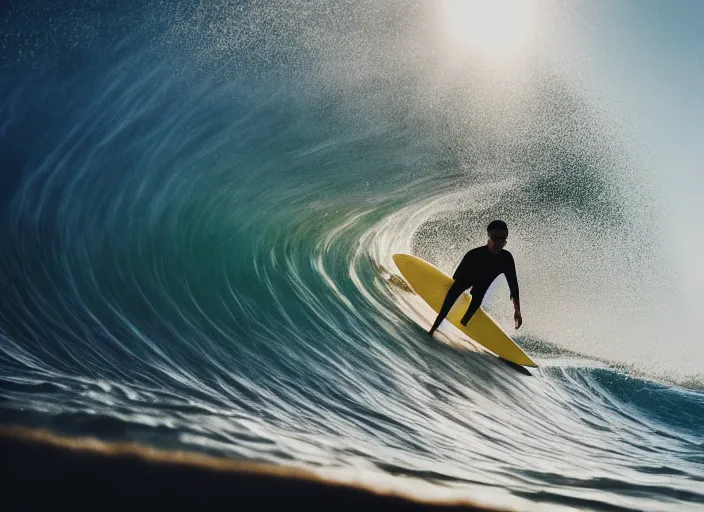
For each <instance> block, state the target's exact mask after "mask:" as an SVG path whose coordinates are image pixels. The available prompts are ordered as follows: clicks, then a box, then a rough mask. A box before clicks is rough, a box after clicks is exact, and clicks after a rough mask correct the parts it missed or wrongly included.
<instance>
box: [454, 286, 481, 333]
mask: <svg viewBox="0 0 704 512" xmlns="http://www.w3.org/2000/svg"><path fill="white" fill-rule="evenodd" d="M475 293H476V295H475ZM483 300H484V294H483V293H481V292H480V291H477V292H475V291H474V289H472V300H471V301H470V303H469V307H468V308H467V312H466V313H465V314H464V316H463V317H462V320H460V323H461V324H462V325H464V326H465V327H466V326H467V324H468V323H469V321H470V320H471V319H472V317H473V316H474V313H476V312H477V310H478V309H479V306H481V305H482V301H483Z"/></svg>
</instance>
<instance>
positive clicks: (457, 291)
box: [428, 281, 468, 336]
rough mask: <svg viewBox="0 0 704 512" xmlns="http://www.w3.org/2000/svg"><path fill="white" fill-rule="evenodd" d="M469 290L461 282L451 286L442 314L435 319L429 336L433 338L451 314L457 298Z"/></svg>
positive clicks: (443, 304) (441, 309)
mask: <svg viewBox="0 0 704 512" xmlns="http://www.w3.org/2000/svg"><path fill="white" fill-rule="evenodd" d="M467 288H468V286H467V285H465V284H464V283H461V282H459V281H455V282H454V283H452V286H450V289H449V290H448V291H447V294H446V295H445V301H444V302H443V303H442V306H441V307H440V313H438V317H437V318H436V319H435V323H434V324H433V326H432V327H431V328H430V330H429V331H428V334H430V335H431V336H432V335H433V333H434V332H435V330H436V329H437V328H438V327H440V324H441V323H442V321H443V320H444V319H445V317H446V316H447V314H448V313H449V312H450V310H451V309H452V306H453V305H454V304H455V301H456V300H457V298H458V297H459V296H460V295H462V292H463V291H465V290H466V289H467Z"/></svg>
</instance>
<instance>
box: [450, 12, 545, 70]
mask: <svg viewBox="0 0 704 512" xmlns="http://www.w3.org/2000/svg"><path fill="white" fill-rule="evenodd" d="M444 10H445V16H446V19H447V22H448V23H449V25H450V27H451V28H452V32H453V35H454V36H456V38H457V39H458V40H459V42H461V43H462V44H463V45H464V46H465V47H466V48H467V49H469V50H473V51H479V52H482V53H486V54H489V55H492V56H497V55H499V54H505V53H507V52H510V51H512V50H515V49H517V48H518V47H519V46H520V44H521V42H522V41H523V40H525V38H526V36H527V35H528V31H529V30H530V29H531V28H532V25H533V15H534V12H533V11H534V4H533V1H532V0H444Z"/></svg>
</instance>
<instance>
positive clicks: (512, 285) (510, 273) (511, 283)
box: [506, 257, 523, 329]
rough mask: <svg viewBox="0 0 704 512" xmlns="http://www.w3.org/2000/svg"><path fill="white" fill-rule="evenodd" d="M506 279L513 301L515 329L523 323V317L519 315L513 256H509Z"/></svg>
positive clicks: (519, 308) (516, 279)
mask: <svg viewBox="0 0 704 512" xmlns="http://www.w3.org/2000/svg"><path fill="white" fill-rule="evenodd" d="M506 281H507V282H508V288H509V290H510V291H511V297H510V298H511V300H512V301H513V319H514V320H515V322H516V329H518V328H519V327H520V326H521V324H522V323H523V317H522V316H521V300H520V297H519V293H518V278H517V277H516V264H515V262H514V261H513V257H511V261H510V264H509V265H508V268H507V269H506Z"/></svg>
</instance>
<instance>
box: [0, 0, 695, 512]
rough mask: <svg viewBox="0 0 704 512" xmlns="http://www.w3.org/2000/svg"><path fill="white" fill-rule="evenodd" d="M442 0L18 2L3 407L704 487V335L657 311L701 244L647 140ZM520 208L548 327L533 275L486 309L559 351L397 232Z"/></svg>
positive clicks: (613, 495) (588, 498)
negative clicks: (472, 35) (461, 313)
mask: <svg viewBox="0 0 704 512" xmlns="http://www.w3.org/2000/svg"><path fill="white" fill-rule="evenodd" d="M435 9H436V8H435V7H434V6H433V4H431V3H413V2H390V3H384V4H381V5H378V4H376V3H364V2H352V3H340V4H336V5H332V4H327V3H320V4H307V3H297V2H283V3H277V4H273V3H266V2H252V3H248V2H213V3H211V4H200V3H197V2H180V3H176V4H173V5H171V4H169V5H168V6H167V5H164V4H161V3H158V2H147V3H135V4H133V5H132V4H129V3H120V4H117V3H115V4H109V3H105V4H103V5H101V6H100V7H95V6H90V5H89V4H88V3H86V4H85V5H83V4H80V3H71V5H70V6H68V5H67V6H64V5H63V4H60V3H59V4H43V3H36V4H31V3H22V4H11V5H10V7H9V8H7V9H5V10H4V11H3V12H2V14H1V16H2V22H3V27H4V28H3V31H2V33H3V35H2V36H1V37H2V44H3V48H5V49H6V52H5V54H4V57H3V60H2V71H3V72H2V78H0V92H1V93H2V94H0V97H1V98H2V100H1V102H0V173H1V174H2V176H1V179H2V184H3V186H2V188H1V189H0V207H1V208H2V210H1V211H2V223H1V224H0V231H1V237H2V241H3V244H2V252H1V253H0V281H1V282H2V285H1V287H0V291H1V297H2V303H1V304H2V305H1V307H0V340H1V344H0V396H1V397H2V399H1V402H0V405H1V406H2V409H0V410H1V411H2V419H3V422H12V423H21V424H26V425H40V426H48V427H50V428H53V429H56V430H57V431H62V432H69V433H74V434H84V433H89V434H92V435H96V436H99V437H103V438H105V439H131V440H137V441H140V442H143V443H146V444H150V445H155V446H166V447H181V448H184V447H185V448H189V449H194V450H202V451H205V452H208V453H216V454H224V455H227V456H231V457H235V458H240V459H246V460H255V461H266V462H271V463H274V464H285V465H289V464H290V465H302V466H305V467H312V468H315V469H317V470H319V471H321V472H323V473H324V474H339V475H342V476H346V477H349V478H352V479H360V480H362V481H363V482H368V483H383V484H384V485H388V486H391V487H393V488H399V489H407V488H408V487H409V486H410V487H412V488H413V489H414V491H417V492H419V491H420V490H422V492H426V493H429V494H431V495H439V496H445V495H448V496H449V495H454V494H455V493H457V494H459V495H462V496H468V497H473V498H477V499H479V500H481V501H484V502H486V503H487V504H499V505H501V504H505V505H511V506H516V507H517V508H519V509H532V508H534V507H535V506H536V504H537V503H540V504H541V506H544V505H546V504H548V503H550V504H553V505H556V506H558V508H559V507H560V506H564V507H571V506H577V507H580V506H581V507H586V508H595V509H600V508H604V509H607V508H608V509H611V510H621V509H624V510H625V509H630V510H666V509H669V510H685V509H688V508H691V509H696V508H698V507H699V508H701V507H702V506H703V504H704V478H703V477H702V474H703V473H704V471H703V469H704V457H703V456H702V453H704V452H703V448H704V432H703V431H702V427H701V424H702V420H704V395H703V394H702V388H703V386H702V374H704V371H702V369H701V368H700V367H697V366H696V365H697V364H700V362H698V361H694V363H693V365H692V361H689V362H687V361H684V360H682V359H677V358H676V357H674V356H673V358H672V359H669V360H668V359H667V357H666V355H663V354H664V352H668V353H671V354H675V355H677V354H679V353H680V351H683V352H686V351H687V350H688V346H687V344H688V343H693V342H692V341H689V340H687V339H684V338H673V339H672V340H670V341H669V343H670V345H671V346H670V347H669V348H668V347H665V348H661V349H660V350H661V351H662V353H663V354H658V353H657V351H656V352H655V355H653V351H652V350H651V349H650V348H649V347H654V346H658V347H660V346H662V343H661V342H660V339H661V338H659V337H658V336H659V334H658V333H659V332H660V331H659V329H666V327H667V325H666V326H664V327H663V326H662V324H661V323H660V322H659V321H658V319H657V318H655V319H651V321H650V323H648V322H646V323H645V324H643V325H642V326H641V327H634V326H632V325H631V324H630V323H629V320H628V319H629V318H631V317H630V316H628V314H630V313H628V314H627V308H629V307H633V306H632V305H630V303H629V301H628V300H624V297H626V291H627V290H632V289H633V285H634V283H636V284H638V286H640V288H641V289H642V290H644V291H643V292H642V293H647V292H648V291H649V288H648V286H650V285H651V284H652V279H650V278H649V277H648V276H649V275H650V274H649V273H650V272H651V270H652V269H653V268H655V267H657V268H658V269H660V274H659V275H663V274H664V275H668V272H672V273H676V269H669V267H667V266H666V265H665V266H664V267H663V261H665V256H664V255H663V254H662V253H660V252H659V251H658V248H657V244H655V243H654V242H653V240H654V239H655V236H654V235H652V233H649V232H646V233H644V232H643V231H642V230H641V229H640V227H641V224H640V223H641V222H643V223H647V222H648V219H647V216H646V217H645V218H644V217H643V215H642V214H641V213H639V212H640V210H639V209H638V208H639V206H640V205H641V204H642V203H643V202H647V201H648V200H649V199H648V198H647V197H646V198H645V199H643V197H644V196H643V195H642V194H644V192H642V191H639V190H637V187H638V182H637V180H636V181H634V180H633V174H632V172H631V168H630V167H629V161H630V155H629V154H628V153H627V152H626V151H625V150H624V145H621V144H620V142H619V139H618V137H617V136H615V135H614V133H613V129H612V127H611V126H610V125H609V124H608V123H606V122H604V121H603V120H602V119H601V118H600V117H599V115H598V114H597V112H598V111H599V109H598V108H597V107H596V106H595V107H592V106H590V105H589V103H588V102H587V101H586V100H584V98H583V97H582V95H581V94H580V91H579V90H578V89H575V88H574V87H572V86H571V84H570V83H569V82H567V81H565V80H564V79H562V78H561V77H560V75H559V73H557V72H556V71H555V70H553V69H551V68H550V67H549V66H548V65H546V64H544V63H541V62H540V61H538V60H536V61H531V64H532V66H531V67H530V69H529V70H527V71H526V70H524V71H523V72H522V73H520V74H518V72H515V73H514V71H515V69H514V70H510V71H511V72H510V73H508V74H502V73H501V72H497V71H496V70H494V69H492V68H490V67H487V66H485V65H479V64H476V63H475V62H474V61H473V60H472V58H470V57H461V56H458V55H457V54H452V53H443V50H444V48H445V45H446V42H445V41H444V39H443V38H442V37H441V36H440V35H437V33H436V31H435V29H436V27H435V25H434V24H433V23H434V22H433V20H435V17H434V16H435ZM7 49H9V51H8V50H7ZM507 76H512V77H513V79H514V80H513V81H511V80H507V79H506V77H507ZM634 212H635V213H634ZM493 218H503V219H505V220H507V222H508V223H509V226H510V228H511V235H510V239H509V245H508V246H507V248H508V249H509V250H511V251H512V252H513V253H514V255H515V257H516V261H517V264H518V275H519V283H520V285H521V295H522V297H523V299H522V301H523V309H524V321H525V325H524V327H522V328H521V330H520V331H518V332H515V331H513V330H512V327H511V305H510V302H509V301H508V288H507V286H506V285H505V282H504V281H503V280H502V278H500V279H499V281H500V282H497V283H496V284H495V286H494V289H493V291H491V292H490V293H489V295H488V296H487V301H486V304H485V309H486V310H487V311H489V312H490V313H491V314H492V315H493V316H495V318H497V320H498V321H499V322H500V323H501V325H502V326H504V327H505V328H506V330H507V332H509V333H510V334H512V335H515V336H514V337H515V339H516V341H517V342H518V343H519V344H520V345H521V346H522V347H523V348H524V350H526V352H528V353H529V354H530V355H531V357H532V358H533V359H534V360H536V361H537V362H538V364H539V368H537V369H534V370H532V374H533V375H532V376H525V375H522V374H520V373H517V372H515V371H514V370H512V369H511V368H509V367H508V366H506V365H505V364H503V363H501V362H500V361H498V360H497V359H496V358H495V357H493V356H491V355H490V354H486V353H482V352H480V351H478V350H477V348H476V347H475V346H473V345H472V344H471V343H468V342H467V340H466V339H463V338H462V336H461V335H460V334H459V332H458V331H455V330H453V329H452V328H451V327H449V326H447V325H444V326H443V327H441V329H440V332H438V333H437V335H436V337H435V338H430V337H428V336H427V335H426V334H425V331H427V329H428V328H429V325H430V323H431V322H432V319H433V316H432V313H431V312H430V311H429V309H428V308H427V307H425V306H424V304H422V303H421V302H419V301H418V300H417V298H415V297H413V296H412V295H411V294H408V293H407V292H406V291H404V289H403V287H400V286H398V281H397V280H396V279H395V278H394V277H393V276H397V274H398V273H397V270H396V269H395V267H394V264H393V261H392V259H391V256H392V255H393V254H394V253H396V252H409V253H413V254H416V255H418V256H421V257H423V258H426V259H427V260H429V261H431V262H433V263H435V264H436V265H438V266H439V267H440V268H442V269H443V270H445V271H446V272H448V273H451V272H452V270H453V269H454V266H455V265H456V264H457V262H458V261H459V259H460V258H461V256H462V255H463V254H464V252H465V251H466V250H468V249H469V248H471V247H473V246H475V245H479V244H481V243H484V234H483V233H484V228H485V225H486V224H487V223H488V221H489V220H491V219H493ZM652 225H653V226H654V224H652ZM606 234H608V236H606ZM613 240H616V241H617V242H618V244H621V245H624V244H625V245H627V247H628V250H629V256H628V257H627V258H623V257H619V256H618V254H616V256H613V258H612V255H613V254H614V253H615V252H616V251H614V246H613V245H612V244H613V243H615V242H613ZM611 258H612V259H611ZM663 268H664V270H662V269H663ZM656 285H658V283H655V284H653V286H656ZM670 304H671V303H667V304H666V305H668V306H669V305H670ZM662 322H665V320H662ZM639 329H640V330H639ZM634 333H635V334H634ZM653 361H655V362H656V364H653ZM658 361H662V364H661V365H658V364H657V362H658ZM686 363H689V364H690V366H689V367H687V371H684V372H678V371H674V370H673V368H678V364H682V366H683V367H684V366H686Z"/></svg>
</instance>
